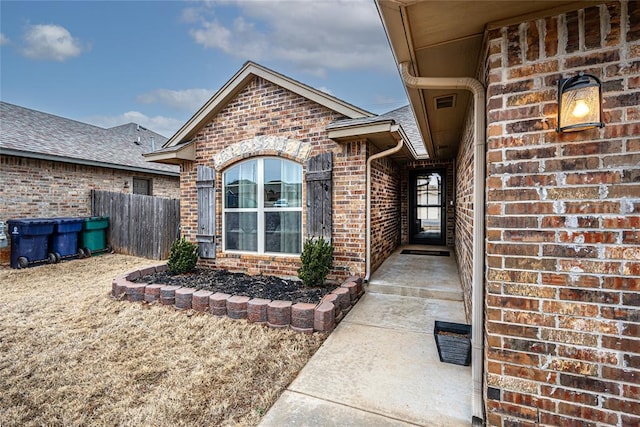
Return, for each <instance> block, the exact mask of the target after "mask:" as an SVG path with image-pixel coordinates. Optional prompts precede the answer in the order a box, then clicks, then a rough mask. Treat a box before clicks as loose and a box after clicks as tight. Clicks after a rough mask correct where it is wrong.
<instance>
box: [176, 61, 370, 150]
mask: <svg viewBox="0 0 640 427" xmlns="http://www.w3.org/2000/svg"><path fill="white" fill-rule="evenodd" d="M255 77H260V78H262V79H264V80H267V81H269V82H271V83H273V84H275V85H278V86H280V87H282V88H284V89H287V90H289V91H291V92H293V93H295V94H297V95H300V96H302V97H304V98H307V99H309V100H311V101H314V102H316V103H318V104H320V105H323V106H325V107H327V108H329V109H331V110H333V111H336V112H338V113H340V114H342V115H344V116H347V117H349V118H359V117H371V116H373V115H374V114H372V113H370V112H368V111H366V110H363V109H361V108H358V107H356V106H355V105H352V104H349V103H348V102H345V101H342V100H341V99H338V98H336V97H335V96H332V95H329V94H328V93H325V92H322V91H320V90H318V89H314V88H312V87H311V86H307V85H305V84H304V83H300V82H298V81H297V80H294V79H292V78H289V77H287V76H285V75H282V74H280V73H277V72H275V71H273V70H270V69H269V68H266V67H263V66H262V65H259V64H256V63H255V62H251V61H248V62H246V63H245V64H244V66H243V67H242V68H241V69H240V70H239V71H238V72H237V73H236V74H235V75H234V76H233V77H232V78H231V79H230V80H229V81H228V82H227V83H226V84H225V85H224V86H222V88H221V89H220V90H218V92H216V93H215V94H214V95H213V96H212V97H211V98H210V99H209V100H208V101H207V102H206V103H205V104H204V105H203V106H202V107H201V108H200V109H199V110H198V112H196V113H195V114H194V115H193V117H191V118H190V119H189V120H188V121H187V122H186V123H185V124H184V125H183V126H182V127H181V128H180V129H179V130H178V132H176V133H175V135H173V136H172V137H171V138H169V140H168V141H167V143H166V144H165V145H164V148H168V147H174V146H176V145H178V144H181V143H185V142H189V141H190V140H191V138H193V136H194V135H195V134H196V133H197V132H198V130H199V129H200V127H201V126H203V125H204V124H206V123H208V122H209V121H210V120H211V119H212V118H213V116H215V115H216V114H217V113H218V112H219V111H220V110H222V109H223V108H224V107H226V105H227V103H228V102H229V101H230V100H231V99H232V98H233V97H235V96H236V95H237V94H238V93H239V92H240V91H241V90H242V89H244V87H245V86H246V85H247V84H248V83H249V82H250V81H251V80H253V79H254V78H255Z"/></svg>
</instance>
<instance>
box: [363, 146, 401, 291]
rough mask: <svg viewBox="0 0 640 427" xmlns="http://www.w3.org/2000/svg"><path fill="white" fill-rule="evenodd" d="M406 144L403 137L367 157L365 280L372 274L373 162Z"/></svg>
mask: <svg viewBox="0 0 640 427" xmlns="http://www.w3.org/2000/svg"><path fill="white" fill-rule="evenodd" d="M403 145H404V140H403V139H402V138H400V141H398V144H397V145H396V146H395V147H393V148H389V149H388V150H386V151H382V152H380V153H376V154H374V155H373V156H371V157H369V158H368V159H367V193H366V194H367V207H366V217H367V218H366V220H365V222H366V230H365V233H366V237H365V239H366V243H365V246H366V248H367V249H366V268H365V276H364V281H365V282H368V281H369V277H370V276H371V163H373V161H374V160H378V159H381V158H383V157H387V156H390V155H391V154H394V153H397V152H398V151H400V150H401V149H402V146H403Z"/></svg>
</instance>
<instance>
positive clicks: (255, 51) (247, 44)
mask: <svg viewBox="0 0 640 427" xmlns="http://www.w3.org/2000/svg"><path fill="white" fill-rule="evenodd" d="M229 3H233V4H235V5H236V6H237V7H238V8H239V10H240V11H241V13H242V16H240V17H238V18H236V19H235V20H234V21H233V22H232V23H231V24H224V23H221V22H220V21H219V20H218V19H217V17H216V16H215V8H222V7H225V5H226V4H229ZM185 16H186V17H188V18H189V19H190V21H189V22H192V23H194V25H197V27H196V28H194V29H192V30H191V31H190V34H191V36H192V37H193V39H194V40H195V41H196V43H199V44H201V45H202V46H204V47H206V48H212V49H219V50H222V51H223V52H225V53H227V54H230V55H233V56H236V57H239V58H242V59H250V60H255V61H260V60H263V59H270V60H284V61H288V62H291V63H293V64H295V65H296V66H297V67H298V68H299V69H302V70H304V71H306V72H309V73H312V74H315V75H318V76H324V75H326V70H327V69H342V70H345V69H371V68H374V69H384V70H389V71H393V70H395V69H394V68H393V60H392V59H391V55H390V50H389V45H388V43H387V40H386V37H385V35H384V30H383V28H382V24H381V23H380V18H379V16H378V13H377V11H376V8H375V5H374V4H373V2H371V1H355V0H351V1H338V0H333V1H313V2H302V1H300V2H298V1H274V0H267V1H249V2H243V1H236V2H227V3H218V4H215V3H214V6H213V7H212V6H211V4H203V5H202V6H201V8H200V10H199V11H198V12H195V11H194V10H193V7H191V8H189V9H188V11H186V12H185V13H184V14H183V18H185ZM198 17H199V18H198ZM185 21H187V19H186V18H185Z"/></svg>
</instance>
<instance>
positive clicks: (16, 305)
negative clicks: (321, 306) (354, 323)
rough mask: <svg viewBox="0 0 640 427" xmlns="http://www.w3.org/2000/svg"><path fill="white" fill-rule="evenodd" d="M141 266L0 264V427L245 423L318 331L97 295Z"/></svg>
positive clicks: (283, 381)
mask: <svg viewBox="0 0 640 427" xmlns="http://www.w3.org/2000/svg"><path fill="white" fill-rule="evenodd" d="M151 263H152V262H151V261H149V260H145V259H141V258H134V257H129V256H122V255H103V256H98V257H93V258H89V259H84V260H75V261H71V262H63V263H60V264H55V265H45V266H40V267H34V268H28V269H25V270H9V269H2V270H0V289H1V290H2V297H1V298H0V390H2V392H1V393H0V425H1V426H5V425H6V426H9V425H20V426H29V425H32V426H36V425H38V426H39V425H65V426H71V425H97V426H99V425H122V426H126V425H131V426H134V425H135V426H140V425H154V426H178V425H182V426H203V425H256V424H257V423H258V422H259V421H260V419H261V417H262V415H264V413H265V412H266V410H267V409H268V408H269V407H270V406H271V405H272V404H273V403H274V402H275V400H276V399H277V398H278V396H279V395H280V393H281V392H282V391H283V390H284V389H285V388H286V386H287V385H288V384H289V383H290V382H291V381H292V380H293V378H295V376H296V375H297V373H298V371H299V370H300V369H301V368H302V367H303V366H304V364H305V363H306V362H307V360H308V359H309V357H311V355H312V354H313V353H314V352H315V351H316V350H317V348H318V347H319V346H320V344H321V343H322V341H323V339H324V336H323V335H320V334H313V335H307V334H300V333H295V332H292V331H290V330H274V329H270V328H265V327H263V326H259V325H254V324H250V323H248V322H246V321H234V320H231V319H228V318H226V317H225V318H216V317H213V316H210V315H208V314H204V313H196V312H194V311H176V310H175V309H173V308H170V307H165V306H160V305H147V304H141V303H128V302H121V301H114V300H112V299H110V298H109V297H108V294H109V292H110V290H111V279H112V278H113V277H114V276H116V275H118V274H120V273H123V272H126V271H130V270H134V269H138V268H140V267H144V266H147V265H150V264H151Z"/></svg>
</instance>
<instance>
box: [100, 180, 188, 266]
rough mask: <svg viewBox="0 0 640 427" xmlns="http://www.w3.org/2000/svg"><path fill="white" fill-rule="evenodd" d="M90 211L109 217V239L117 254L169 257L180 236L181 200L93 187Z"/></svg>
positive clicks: (157, 257)
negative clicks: (172, 246)
mask: <svg viewBox="0 0 640 427" xmlns="http://www.w3.org/2000/svg"><path fill="white" fill-rule="evenodd" d="M91 212H92V213H93V215H94V216H108V217H109V228H108V231H107V241H108V242H109V244H110V245H111V246H112V247H113V250H114V251H115V252H117V253H121V254H127V255H135V256H140V257H144V258H152V259H167V258H168V257H169V250H170V249H171V244H172V243H173V241H174V240H175V239H176V238H177V237H178V227H179V226H180V200H179V199H164V198H161V197H152V196H143V195H140V194H125V193H112V192H109V191H96V190H92V191H91Z"/></svg>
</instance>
